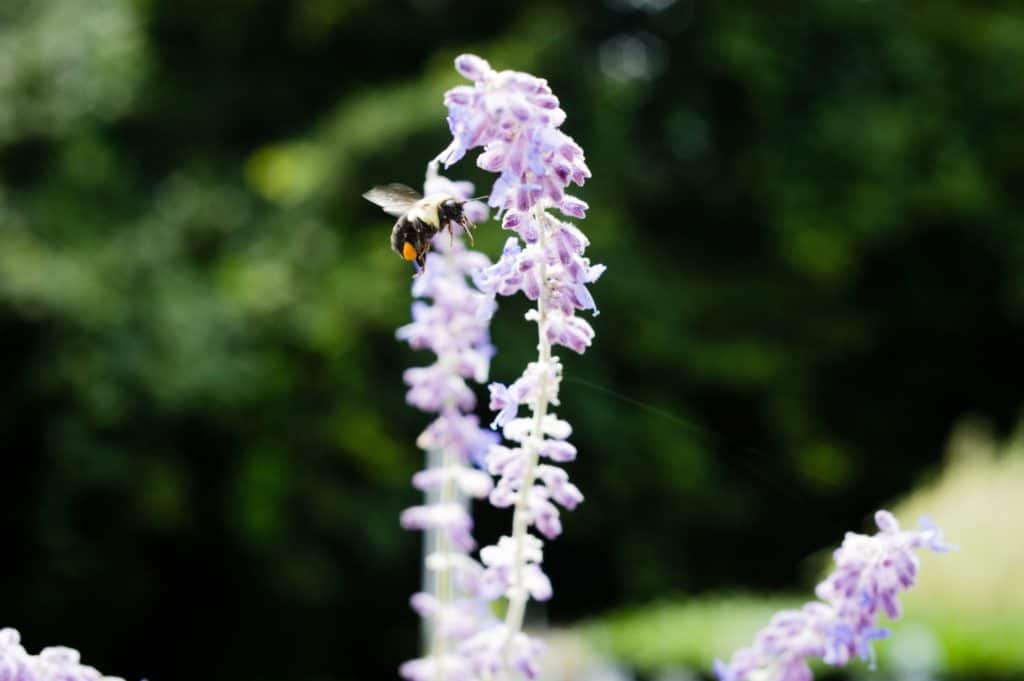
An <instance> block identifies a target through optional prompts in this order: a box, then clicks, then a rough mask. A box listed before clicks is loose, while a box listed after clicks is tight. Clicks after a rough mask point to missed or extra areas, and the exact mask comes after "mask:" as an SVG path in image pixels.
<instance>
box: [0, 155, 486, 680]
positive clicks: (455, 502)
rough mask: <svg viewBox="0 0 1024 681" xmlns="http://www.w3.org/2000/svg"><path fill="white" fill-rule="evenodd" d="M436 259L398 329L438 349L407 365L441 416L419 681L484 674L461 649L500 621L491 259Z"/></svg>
mask: <svg viewBox="0 0 1024 681" xmlns="http://www.w3.org/2000/svg"><path fill="white" fill-rule="evenodd" d="M472 192H473V185H472V184H470V183H468V182H452V181H450V180H448V179H447V178H444V177H441V176H440V175H438V174H437V171H436V167H435V166H434V165H432V166H431V167H430V168H429V169H428V174H427V181H426V183H425V186H424V194H428V195H429V194H437V193H444V194H450V195H452V196H456V197H459V198H463V199H468V198H470V197H471V196H472ZM464 210H465V211H466V214H467V215H468V216H469V217H470V218H471V219H472V220H474V221H482V220H485V219H486V217H487V214H486V213H487V209H486V206H484V205H483V204H482V203H480V202H478V201H468V202H467V203H466V204H465V206H464ZM427 262H428V263H429V266H428V267H427V269H426V271H425V272H423V273H422V274H421V275H420V276H419V277H417V278H416V279H415V280H414V281H413V286H412V293H413V296H415V297H416V298H417V300H416V301H415V302H414V303H413V305H412V321H411V322H410V323H409V324H406V325H405V326H403V327H401V328H400V329H398V331H397V333H396V335H397V337H398V338H399V340H404V341H406V342H407V343H408V344H409V345H410V347H412V348H414V349H425V350H430V351H431V352H433V354H434V356H435V361H434V362H433V363H432V364H430V365H429V366H424V367H415V368H412V369H408V370H406V371H405V374H404V379H405V382H406V384H407V385H408V386H409V391H408V393H407V394H406V400H407V401H408V402H409V404H411V405H413V406H415V407H417V408H419V409H422V410H423V411H427V412H433V413H436V414H437V417H436V418H435V419H434V421H433V422H431V423H430V425H428V426H427V428H426V429H425V430H424V431H423V432H422V433H421V434H420V436H419V437H418V438H417V440H416V443H417V445H418V446H419V447H421V448H422V449H424V450H425V451H427V452H428V454H431V459H432V460H434V461H436V462H437V463H436V464H435V465H432V466H431V467H429V468H427V469H426V470H422V471H420V472H418V473H416V474H415V475H414V476H413V479H412V483H413V486H415V487H416V488H417V489H420V490H423V491H424V492H426V493H427V494H428V498H433V499H435V501H433V502H432V503H426V504H422V505H418V506H413V507H412V508H408V509H406V510H405V511H404V512H403V513H402V515H401V519H400V522H401V525H402V527H404V528H406V529H410V530H427V531H430V532H431V533H432V535H433V537H434V538H435V539H434V541H433V542H431V543H432V550H431V552H430V554H429V555H428V556H427V559H426V565H425V567H426V569H427V570H428V572H429V573H431V574H432V575H433V578H432V579H433V582H434V583H435V584H436V585H437V588H436V593H417V594H415V595H414V596H413V597H412V599H411V601H410V604H411V605H412V607H413V609H414V610H415V611H416V612H417V613H419V615H420V616H421V617H423V618H424V619H425V620H427V621H428V622H429V624H430V629H431V631H432V635H431V638H432V642H431V646H430V650H429V651H428V654H427V655H426V656H425V657H422V658H419V659H415V660H410V661H409V662H406V663H405V664H403V665H402V667H401V668H400V670H399V671H400V673H401V675H402V676H403V677H404V678H406V679H409V680H410V681H437V679H441V678H444V679H448V680H449V681H458V680H460V679H465V680H466V681H469V680H470V679H474V678H476V677H475V676H474V672H473V668H472V665H471V663H470V661H469V660H468V659H466V658H465V657H464V656H462V655H461V654H460V653H459V652H458V650H457V647H458V645H459V643H460V642H461V641H463V640H465V639H468V638H470V637H472V636H474V635H475V634H476V633H477V632H478V631H479V630H480V629H481V628H482V627H484V626H489V625H491V624H492V623H493V621H494V617H493V615H491V614H490V611H489V610H488V609H487V607H486V602H485V601H483V600H482V599H481V598H480V597H479V594H480V592H481V590H482V589H483V586H484V583H485V581H484V577H485V570H484V567H483V566H481V565H480V564H479V563H477V562H476V561H475V560H473V559H472V558H471V557H470V556H469V555H467V554H468V552H469V551H471V550H472V549H473V548H474V547H475V542H474V540H473V535H472V530H473V519H472V517H471V516H470V514H469V512H468V510H467V507H466V503H465V500H466V499H467V498H470V497H476V498H480V497H486V496H487V495H488V494H489V493H490V492H491V490H492V488H493V482H492V479H491V477H490V476H489V475H488V474H486V473H484V472H483V471H481V470H479V469H477V468H474V466H476V465H481V464H482V463H483V460H484V455H485V453H486V452H487V451H488V449H489V448H490V446H491V445H492V444H494V443H495V442H496V441H497V440H498V438H497V436H496V434H495V433H493V432H491V431H487V430H483V429H481V427H480V422H479V419H478V418H477V417H476V416H475V415H474V414H472V413H468V412H471V411H472V410H473V409H474V407H475V406H476V395H475V394H474V392H473V389H472V388H471V387H470V386H469V381H474V382H477V383H483V382H485V381H486V380H487V375H488V372H489V368H490V361H491V357H492V356H493V355H494V348H493V346H492V345H491V343H490V336H489V323H490V321H489V320H490V318H491V316H492V315H493V313H494V307H495V302H494V298H493V297H492V296H490V295H488V294H485V293H481V292H480V291H478V290H477V289H475V288H474V287H473V286H472V285H471V283H470V281H469V278H470V275H471V274H472V273H474V272H476V271H479V270H482V269H483V268H485V267H487V266H489V265H490V262H489V261H488V260H487V258H486V257H485V256H484V255H482V254H480V253H476V252H473V251H470V250H467V249H466V247H465V246H464V245H463V243H462V240H461V239H457V240H453V239H450V238H449V236H448V234H439V235H438V236H437V237H435V239H434V242H433V244H432V249H431V252H430V253H429V254H428V256H427ZM0 681H2V680H0Z"/></svg>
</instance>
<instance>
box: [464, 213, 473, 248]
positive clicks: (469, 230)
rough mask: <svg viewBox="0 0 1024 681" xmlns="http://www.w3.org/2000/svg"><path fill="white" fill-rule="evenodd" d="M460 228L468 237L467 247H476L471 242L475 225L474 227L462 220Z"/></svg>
mask: <svg viewBox="0 0 1024 681" xmlns="http://www.w3.org/2000/svg"><path fill="white" fill-rule="evenodd" d="M462 226H463V228H464V231H465V232H466V236H468V237H469V245H470V246H476V243H475V242H474V241H473V229H474V228H475V227H476V225H474V224H473V223H472V222H470V221H469V220H466V219H463V221H462Z"/></svg>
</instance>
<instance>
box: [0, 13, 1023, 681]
mask: <svg viewBox="0 0 1024 681" xmlns="http://www.w3.org/2000/svg"><path fill="white" fill-rule="evenodd" d="M769 4H770V5H771V6H770V7H769V6H768V4H766V3H763V2H760V0H746V1H739V0H729V1H725V0H721V1H716V2H711V1H697V0H676V1H674V2H673V0H607V1H606V2H604V3H600V2H584V1H569V2H557V3H556V2H552V3H544V2H536V1H525V2H517V3H459V2H454V1H452V2H449V1H447V0H409V1H403V2H373V1H370V0H291V1H285V0H273V1H272V0H221V1H219V2H205V1H201V0H137V1H130V0H89V1H88V2H86V1H84V0H3V2H2V3H0V359H2V366H3V368H4V370H3V380H2V382H0V437H2V445H3V448H4V459H3V462H4V464H3V469H2V470H3V475H2V478H0V480H2V489H3V491H2V495H0V511H2V514H3V551H2V554H0V556H2V559H0V625H12V626H17V627H18V628H19V629H20V630H21V631H22V634H23V637H24V638H25V639H26V643H27V645H28V646H29V648H30V649H32V650H36V649H38V648H39V647H41V646H43V645H49V644H54V643H64V644H68V645H74V646H76V647H79V648H81V649H82V650H83V651H85V659H86V661H88V662H90V663H91V664H94V665H96V666H98V667H100V668H101V669H103V670H104V671H107V672H108V673H117V674H120V675H123V676H125V677H127V678H129V679H138V678H143V677H145V678H149V679H151V680H154V681H160V680H169V679H218V680H221V681H233V680H242V679H247V680H249V679H253V680H255V679H266V680H278V679H281V680H283V679H289V680H313V679H338V680H355V679H387V678H395V677H396V671H395V670H396V667H397V665H398V664H399V663H400V662H401V661H402V660H404V659H407V658H408V657H411V656H412V655H413V654H414V652H415V649H416V646H417V638H418V628H417V627H418V622H417V619H416V618H415V616H414V615H413V614H412V613H411V612H410V611H409V610H408V607H407V598H408V595H409V594H410V593H411V592H412V591H414V590H415V589H416V588H417V585H418V583H419V560H420V549H419V541H420V537H419V536H417V535H415V534H411V533H405V532H402V531H401V530H400V529H399V528H398V524H397V516H398V514H399V512H400V510H401V509H402V508H404V507H406V506H408V505H411V504H413V503H415V502H416V499H417V497H416V494H415V492H414V491H413V490H412V488H411V487H410V486H409V478H410V475H411V474H412V473H413V472H414V471H415V470H416V469H417V467H418V466H419V465H420V463H421V461H420V456H421V453H420V452H419V451H418V450H417V449H416V447H415V446H414V438H415V436H416V434H417V433H418V432H419V430H420V429H421V428H422V427H423V426H424V425H425V423H426V422H427V416H426V415H424V414H421V413H417V412H416V411H415V410H413V409H412V408H410V407H407V406H406V405H405V403H404V386H403V384H402V380H401V372H402V369H403V368H404V367H407V366H411V365H414V364H417V363H420V364H422V363H426V362H427V361H428V357H426V356H424V355H421V354H417V353H414V352H412V351H410V350H408V349H407V348H406V347H404V346H403V345H401V344H400V343H398V342H397V341H396V340H395V339H394V329H395V328H396V327H397V326H399V325H400V324H402V323H403V322H404V321H405V320H406V319H407V317H408V314H409V302H410V300H409V275H410V271H409V269H408V267H407V263H403V262H402V261H401V260H400V259H398V258H396V257H395V255H394V254H393V253H391V252H390V250H389V249H388V231H389V228H390V220H389V219H388V218H387V216H384V215H383V214H381V213H380V212H379V211H378V210H377V209H376V208H374V207H373V206H371V205H369V204H368V203H366V202H365V201H363V200H362V199H361V198H360V194H361V193H362V192H363V191H364V190H365V189H366V188H368V187H369V186H370V185H373V184H377V183H381V182H388V181H401V182H405V183H407V184H411V185H416V184H418V183H419V182H421V181H422V180H421V178H422V176H423V172H424V168H425V164H426V162H427V161H428V160H429V159H430V158H432V157H433V156H434V155H435V154H436V153H438V152H439V151H440V150H441V149H442V148H443V147H444V146H445V145H446V143H447V141H448V131H447V128H446V124H445V120H444V116H445V112H444V109H443V106H442V103H441V96H442V93H443V91H444V90H445V89H446V88H447V87H450V86H451V85H453V84H455V83H457V82H458V81H459V78H458V76H457V75H456V74H455V72H454V71H453V69H452V68H451V62H452V58H453V57H454V56H455V55H456V54H458V53H461V52H464V51H473V52H476V53H479V54H481V55H483V56H484V57H486V58H488V59H490V60H491V61H492V63H493V64H494V65H495V66H497V67H499V68H514V69H520V70H528V71H531V72H533V73H536V74H538V75H541V76H544V77H546V78H548V79H549V81H550V83H551V85H552V87H553V89H554V90H555V92H556V94H558V95H559V96H560V97H561V99H562V103H563V107H564V109H565V110H566V111H567V112H568V114H569V119H568V121H567V123H566V124H565V126H564V128H565V130H566V131H567V132H568V133H569V134H571V135H572V136H573V137H574V138H575V139H576V140H577V141H578V142H579V143H580V144H581V145H582V146H583V147H584V149H585V150H586V152H587V156H588V162H589V165H590V167H591V168H592V170H593V172H594V177H593V179H592V180H591V181H590V182H589V183H588V184H587V185H586V186H585V187H584V188H583V189H582V190H581V191H580V192H579V194H580V196H581V197H582V198H584V199H585V200H587V201H588V202H589V203H590V205H591V210H590V214H589V217H588V218H587V220H586V222H585V224H584V227H585V230H586V231H587V233H588V234H589V235H590V236H591V239H592V242H593V243H592V247H591V249H590V254H591V255H592V257H593V258H594V259H595V260H597V261H600V262H604V263H606V264H607V265H608V268H609V269H608V273H607V274H606V275H605V277H604V278H603V279H602V280H601V281H600V282H599V283H598V284H597V285H596V286H595V287H594V294H595V296H596V298H597V300H598V303H599V305H600V307H601V315H600V316H599V317H597V318H596V319H594V320H593V321H594V326H595V328H596V330H597V333H598V335H597V339H596V342H595V344H594V347H593V348H592V350H591V351H590V352H589V353H588V354H587V355H586V356H585V357H582V358H577V357H574V356H566V357H564V361H565V363H566V375H567V377H570V380H569V381H568V382H567V383H566V384H565V385H564V388H563V407H562V408H561V411H562V413H564V414H565V416H566V417H567V418H568V419H569V420H570V421H572V422H573V423H574V424H575V427H576V434H575V436H574V440H575V442H576V444H577V446H578V447H579V449H580V452H581V456H580V459H579V461H578V462H577V463H576V464H573V465H572V467H571V474H572V475H573V477H574V480H575V481H576V482H577V483H578V484H579V485H580V487H581V488H582V489H583V490H584V492H585V494H586V495H587V497H588V501H587V503H585V504H584V505H583V506H581V507H580V508H579V509H578V510H577V511H576V512H574V513H572V514H569V515H567V516H566V518H565V525H566V532H565V535H564V536H563V537H562V538H560V539H559V540H558V541H557V542H555V543H553V544H552V545H551V546H550V548H549V549H548V552H547V568H548V570H549V573H550V575H551V576H552V579H553V581H554V584H555V589H556V596H555V599H554V600H553V601H552V602H551V603H550V604H549V605H548V606H547V607H546V609H545V610H543V611H540V610H538V611H536V612H534V613H533V614H532V616H531V617H532V621H533V622H534V623H535V624H536V625H538V626H539V625H541V624H543V623H547V624H549V625H551V626H555V627H558V628H560V629H561V630H562V633H560V634H558V635H556V636H555V637H554V639H553V640H554V641H555V642H556V643H555V645H554V646H553V647H554V649H555V652H556V653H557V655H558V656H559V657H558V659H560V660H561V659H563V658H565V659H568V658H572V659H573V660H575V661H574V662H571V663H570V662H566V663H565V665H567V666H565V669H575V670H576V671H569V672H565V674H564V678H575V679H583V678H598V676H600V675H602V674H603V675H604V676H603V677H601V678H631V677H632V676H633V675H638V677H639V678H645V679H647V678H650V679H692V678H694V676H693V675H694V674H706V673H707V671H708V668H709V666H710V662H711V659H712V658H713V657H714V656H715V655H720V656H724V655H727V654H728V653H729V651H730V650H731V647H732V646H734V645H736V644H738V643H740V642H743V641H746V640H749V638H750V636H751V634H752V633H753V631H754V630H755V629H756V628H757V627H758V626H760V625H761V624H763V623H764V622H765V621H766V619H767V616H768V613H769V612H770V610H771V609H772V608H773V607H776V606H777V605H779V604H780V603H781V604H789V603H797V602H799V601H800V600H801V599H802V598H807V597H809V596H810V593H811V588H812V586H813V584H814V582H815V581H816V579H817V578H818V577H820V575H821V571H822V570H823V569H825V568H826V565H827V560H828V551H827V549H828V548H829V547H833V546H835V545H836V544H837V543H838V542H839V541H840V540H841V538H842V534H843V532H844V531H846V530H848V529H854V530H868V529H870V525H869V519H870V516H871V513H872V512H873V511H874V510H875V509H876V508H879V507H881V506H886V505H892V504H896V506H895V508H896V509H897V511H898V512H899V515H900V517H901V519H902V520H904V521H906V522H913V520H914V516H915V515H916V513H917V512H918V511H927V512H930V513H931V514H932V515H934V516H936V518H937V519H938V520H939V521H940V523H942V524H944V525H946V526H947V534H948V535H949V536H950V539H951V540H952V541H955V542H958V543H960V544H961V545H962V547H963V548H962V550H961V552H960V553H958V554H956V555H954V556H948V557H944V558H942V559H940V560H930V561H927V562H926V564H925V570H924V573H923V576H922V582H923V583H922V584H921V586H920V592H919V594H917V595H916V598H913V599H911V601H910V603H909V605H908V611H909V615H908V624H907V625H906V627H909V628H908V629H901V630H900V631H899V632H897V639H896V640H894V641H892V642H890V643H883V644H882V645H880V646H879V648H880V649H881V653H882V655H883V659H882V668H881V670H880V671H879V672H878V673H877V674H876V676H874V677H872V678H888V677H891V678H928V675H929V674H939V675H942V676H945V677H954V678H963V679H967V678H970V679H978V678H993V679H1003V678H1006V679H1009V678H1022V676H1024V653H1022V652H1021V650H1022V649H1024V647H1022V646H1021V645H1020V644H1021V641H1022V640H1024V596H1021V594H1022V593H1024V577H1022V576H1021V575H1022V574H1024V572H1022V571H1021V568H1024V554H1022V551H1024V549H1022V546H1024V538H1022V537H1024V535H1022V530H1021V529H1020V522H1019V521H1020V519H1021V518H1024V465H1021V461H1022V460H1024V451H1022V448H1021V446H1020V445H1015V444H1013V443H1014V442H1019V440H1016V439H1014V436H1013V433H1014V431H1015V424H1016V423H1017V419H1018V414H1019V410H1020V407H1021V405H1022V401H1024V400H1022V398H1024V385H1022V379H1024V371H1022V370H1024V363H1022V360H1021V357H1020V354H1021V347H1022V342H1024V231H1022V229H1021V228H1022V224H1021V215H1022V214H1024V193H1022V191H1021V181H1022V179H1024V126H1021V124H1020V122H1021V120H1022V114H1024V84H1022V81H1021V74H1022V73H1024V8H1022V7H1021V5H1020V4H1019V3H1015V2H1010V1H1006V2H996V1H990V2H966V1H961V2H955V1H952V0H928V2H911V1H897V0H876V1H868V2H865V1H861V0H800V1H796V0H787V1H784V2H777V3H769ZM450 174H451V175H452V176H453V177H455V178H457V179H471V180H474V181H476V182H477V183H478V187H484V191H485V189H486V188H485V186H484V183H485V182H486V179H487V178H486V176H485V175H484V174H483V173H482V172H480V171H478V170H477V169H476V168H475V167H474V166H473V165H472V163H471V162H469V161H464V162H463V163H461V164H459V165H457V166H456V167H454V168H453V169H452V171H451V172H450ZM478 234H479V236H478V238H477V243H478V246H479V247H480V248H481V249H483V250H484V251H486V252H487V253H489V254H491V255H492V256H495V255H496V254H497V253H498V252H499V250H500V245H501V243H502V242H503V240H504V235H503V234H502V233H501V231H500V229H499V228H498V226H497V225H496V224H495V223H493V222H492V223H489V224H485V225H481V226H480V229H479V230H478ZM524 309H525V307H524V305H523V303H521V302H520V301H514V300H511V301H503V305H502V309H501V311H500V314H499V317H498V319H497V320H496V322H495V325H494V340H495V342H496V344H497V345H498V348H499V354H498V356H497V357H496V358H495V361H494V365H493V368H492V377H493V378H494V379H496V380H503V381H507V380H510V379H512V378H514V377H515V376H516V375H517V374H518V371H519V370H520V368H521V367H522V366H523V364H524V363H525V362H526V361H527V360H528V358H529V357H530V356H531V354H532V353H533V352H534V348H533V347H532V346H533V341H532V337H531V335H530V333H529V331H528V329H527V328H526V326H524V324H523V322H522V317H521V314H522V312H523V310H524ZM958 424H960V425H959V426H958ZM954 432H955V433H956V437H955V438H954V444H953V445H952V446H947V443H948V442H949V440H950V437H951V435H952V434H953V433H954ZM508 522H509V518H508V517H507V515H506V514H504V513H497V512H493V511H491V512H489V511H487V510H486V509H482V510H481V512H480V519H479V533H478V534H479V536H480V537H481V538H483V539H488V538H493V537H494V536H496V535H497V534H498V533H499V532H501V531H503V529H504V528H505V527H506V526H507V524H508ZM787 594H788V595H787ZM560 664H562V663H560ZM574 664H575V665H577V666H576V667H573V666H572V665H574ZM901 665H903V666H901ZM907 665H909V666H907ZM915 665H916V666H915ZM858 669H859V671H858V670H855V671H854V672H852V673H853V674H854V675H857V674H862V673H866V672H865V671H864V670H865V667H864V666H861V667H859V668H858ZM922 674H924V676H921V675H922ZM887 675H888V676H887Z"/></svg>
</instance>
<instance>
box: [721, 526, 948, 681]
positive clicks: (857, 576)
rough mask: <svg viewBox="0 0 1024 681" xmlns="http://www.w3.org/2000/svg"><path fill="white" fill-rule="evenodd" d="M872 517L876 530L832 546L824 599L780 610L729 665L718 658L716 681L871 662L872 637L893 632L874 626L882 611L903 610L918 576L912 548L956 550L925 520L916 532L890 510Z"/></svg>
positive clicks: (805, 674)
mask: <svg viewBox="0 0 1024 681" xmlns="http://www.w3.org/2000/svg"><path fill="white" fill-rule="evenodd" d="M875 523H876V524H877V525H878V529H879V532H878V533H877V534H875V535H873V536H866V535H862V534H855V533H853V532H848V533H847V534H846V538H845V539H844V540H843V545H842V546H841V547H840V548H839V549H837V550H836V552H835V561H836V569H835V570H834V571H833V572H832V574H830V575H829V576H828V577H827V578H826V579H825V581H823V582H822V583H821V584H819V585H818V587H817V589H816V590H815V593H816V594H817V596H818V598H820V599H821V601H822V602H817V601H812V602H811V603H808V604H807V605H805V606H804V607H803V609H802V610H799V611H795V610H786V611H783V612H780V613H778V614H776V615H775V617H773V618H772V621H771V622H770V623H769V625H768V626H767V627H766V628H764V629H762V630H761V631H760V632H759V633H758V634H757V636H756V637H755V639H754V645H753V646H751V647H750V648H743V649H741V650H738V651H736V652H735V653H734V654H733V657H732V660H730V662H729V663H728V664H726V663H724V662H721V661H720V660H715V665H714V671H715V676H717V677H718V680H719V681H790V680H799V681H810V679H811V678H812V676H811V670H810V667H808V666H807V660H808V659H810V658H813V657H817V658H821V659H822V661H823V662H824V663H825V664H828V665H832V666H836V667H841V666H844V665H846V664H847V663H848V662H849V661H850V660H851V659H853V658H854V657H859V658H861V659H863V660H870V661H871V662H872V665H873V664H874V651H873V650H872V648H871V642H872V641H877V640H879V639H883V638H885V637H886V636H888V633H889V632H888V631H887V630H886V629H883V628H880V627H878V626H876V624H875V623H876V621H877V619H878V612H879V610H881V611H883V612H884V613H885V614H886V616H887V617H888V618H889V619H896V618H898V617H899V616H900V614H901V608H900V603H899V599H898V596H899V593H900V592H901V591H904V590H906V589H909V588H910V587H911V586H912V585H913V584H914V580H915V578H916V576H917V568H918V558H917V555H916V554H915V553H914V549H919V548H930V549H932V550H933V551H936V552H943V551H948V550H951V549H952V548H954V547H952V546H950V545H948V544H945V543H943V542H942V532H941V530H939V528H938V527H937V526H936V525H935V524H934V523H933V522H931V521H930V520H929V519H927V518H924V519H922V521H921V528H922V529H921V530H920V531H918V532H913V531H905V530H900V526H899V523H898V522H897V520H896V517H895V516H893V514H892V513H889V512H888V511H879V512H878V513H876V514H875Z"/></svg>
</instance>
